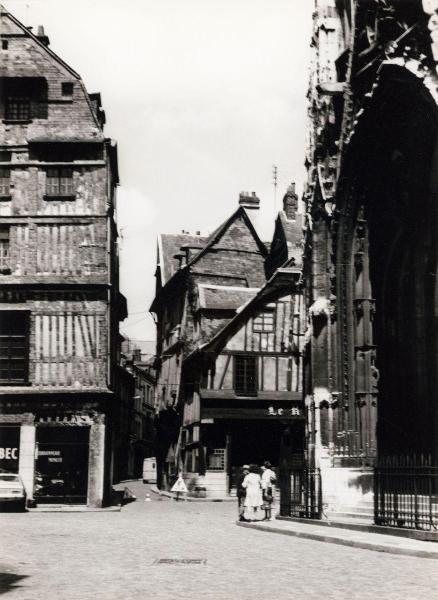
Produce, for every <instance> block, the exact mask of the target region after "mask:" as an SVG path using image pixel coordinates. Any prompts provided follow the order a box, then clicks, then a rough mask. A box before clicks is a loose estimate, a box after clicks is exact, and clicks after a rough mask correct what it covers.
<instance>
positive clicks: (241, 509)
mask: <svg viewBox="0 0 438 600" xmlns="http://www.w3.org/2000/svg"><path fill="white" fill-rule="evenodd" d="M248 473H249V465H243V467H242V468H241V470H240V473H239V476H238V477H237V481H236V494H237V502H238V504H237V506H238V514H239V521H247V520H248V519H245V496H246V489H245V488H244V487H243V481H244V479H245V477H246V476H247V475H248Z"/></svg>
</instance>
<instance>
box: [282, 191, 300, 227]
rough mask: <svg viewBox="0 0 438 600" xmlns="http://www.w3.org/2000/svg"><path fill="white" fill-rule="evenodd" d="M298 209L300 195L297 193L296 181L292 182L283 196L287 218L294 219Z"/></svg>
mask: <svg viewBox="0 0 438 600" xmlns="http://www.w3.org/2000/svg"><path fill="white" fill-rule="evenodd" d="M297 210H298V195H297V194H296V193H295V183H294V182H292V183H291V184H290V186H289V187H288V188H287V192H286V193H285V195H284V198H283V211H284V213H285V215H286V219H289V220H290V221H294V220H295V219H296V214H297Z"/></svg>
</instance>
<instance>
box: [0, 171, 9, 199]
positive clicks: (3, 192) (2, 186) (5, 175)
mask: <svg viewBox="0 0 438 600" xmlns="http://www.w3.org/2000/svg"><path fill="white" fill-rule="evenodd" d="M10 187H11V170H10V169H7V168H0V196H9V195H10V192H11V189H10Z"/></svg>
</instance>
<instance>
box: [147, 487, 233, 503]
mask: <svg viewBox="0 0 438 600" xmlns="http://www.w3.org/2000/svg"><path fill="white" fill-rule="evenodd" d="M150 490H151V492H153V493H154V494H158V495H159V496H164V497H166V498H175V496H174V494H173V493H172V492H168V491H166V490H159V489H158V488H157V487H155V486H153V485H151V486H150ZM236 500H237V499H236V498H194V497H193V496H185V497H184V498H180V501H181V502H236Z"/></svg>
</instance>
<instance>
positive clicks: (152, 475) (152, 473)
mask: <svg viewBox="0 0 438 600" xmlns="http://www.w3.org/2000/svg"><path fill="white" fill-rule="evenodd" d="M143 483H157V461H156V460H155V457H154V456H153V457H151V458H145V459H144V461H143Z"/></svg>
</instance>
